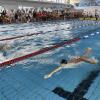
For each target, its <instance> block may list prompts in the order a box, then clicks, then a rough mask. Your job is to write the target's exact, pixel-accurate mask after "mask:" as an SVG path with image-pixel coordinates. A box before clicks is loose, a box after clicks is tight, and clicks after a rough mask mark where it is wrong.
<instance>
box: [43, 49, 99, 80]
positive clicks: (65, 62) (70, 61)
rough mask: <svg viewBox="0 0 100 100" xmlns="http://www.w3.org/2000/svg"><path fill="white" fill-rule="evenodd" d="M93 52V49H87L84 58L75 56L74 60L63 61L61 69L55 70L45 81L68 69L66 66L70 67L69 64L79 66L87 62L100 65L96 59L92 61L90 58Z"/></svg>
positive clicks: (46, 76)
mask: <svg viewBox="0 0 100 100" xmlns="http://www.w3.org/2000/svg"><path fill="white" fill-rule="evenodd" d="M91 51H92V49H91V48H87V50H86V51H85V53H84V55H83V56H75V57H74V58H72V59H70V60H69V61H67V60H65V59H62V60H61V65H60V67H58V68H56V69H54V70H53V71H52V72H51V73H49V74H47V75H45V76H44V78H45V79H47V78H50V77H51V76H52V75H53V74H54V73H56V72H58V71H60V70H61V69H64V68H68V66H67V67H66V65H68V64H73V65H75V64H78V63H81V62H87V63H90V64H96V63H98V61H97V60H96V59H90V58H89V57H88V55H89V54H90V53H91Z"/></svg>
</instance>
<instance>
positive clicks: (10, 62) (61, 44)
mask: <svg viewBox="0 0 100 100" xmlns="http://www.w3.org/2000/svg"><path fill="white" fill-rule="evenodd" d="M80 39H81V38H74V39H71V40H66V41H64V42H61V43H58V44H55V45H53V46H50V47H45V48H42V49H40V50H37V51H35V52H33V53H30V54H27V55H24V56H21V57H18V58H14V59H11V60H8V61H5V62H2V63H0V67H5V66H7V65H11V64H14V63H16V62H19V61H23V60H25V59H28V58H31V57H33V56H36V55H39V54H42V53H45V52H47V51H50V50H54V49H57V48H60V47H62V46H64V45H65V44H71V43H73V42H77V41H79V40H80Z"/></svg>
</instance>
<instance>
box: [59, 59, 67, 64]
mask: <svg viewBox="0 0 100 100" xmlns="http://www.w3.org/2000/svg"><path fill="white" fill-rule="evenodd" d="M60 63H61V64H67V63H68V62H67V60H65V59H62V60H61V62H60Z"/></svg>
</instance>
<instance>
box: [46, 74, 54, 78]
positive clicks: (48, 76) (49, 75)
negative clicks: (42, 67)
mask: <svg viewBox="0 0 100 100" xmlns="http://www.w3.org/2000/svg"><path fill="white" fill-rule="evenodd" d="M51 76H52V75H51V74H47V75H45V76H44V79H47V78H50V77H51Z"/></svg>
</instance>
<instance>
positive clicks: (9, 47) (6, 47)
mask: <svg viewBox="0 0 100 100" xmlns="http://www.w3.org/2000/svg"><path fill="white" fill-rule="evenodd" d="M9 49H11V45H9V44H7V43H6V44H1V45H0V51H6V50H9Z"/></svg>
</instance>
